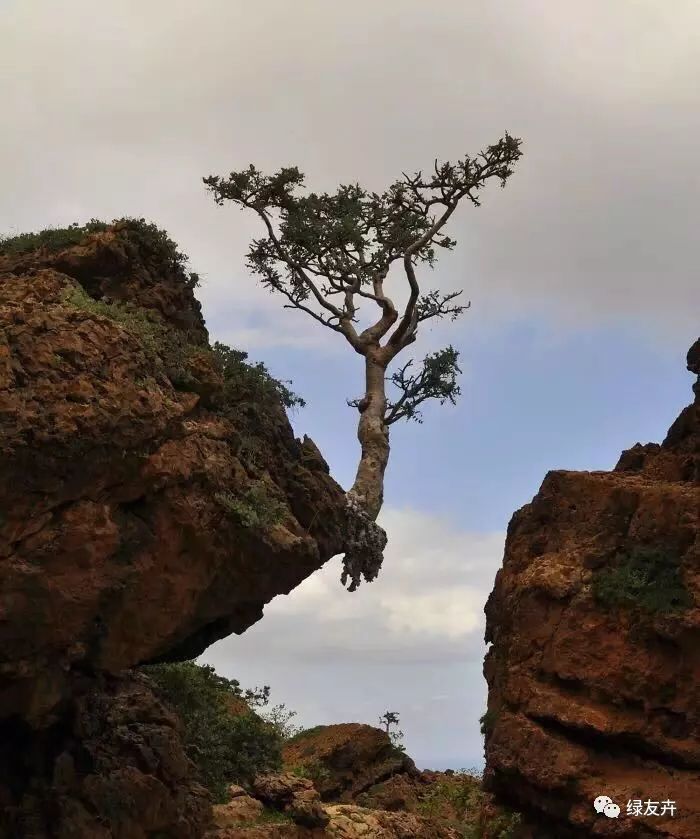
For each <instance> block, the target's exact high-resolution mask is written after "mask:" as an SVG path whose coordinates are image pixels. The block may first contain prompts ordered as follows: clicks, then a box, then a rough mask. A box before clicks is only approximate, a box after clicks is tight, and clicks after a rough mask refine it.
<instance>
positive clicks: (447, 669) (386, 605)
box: [202, 508, 505, 768]
mask: <svg viewBox="0 0 700 839" xmlns="http://www.w3.org/2000/svg"><path fill="white" fill-rule="evenodd" d="M381 520H382V523H383V525H384V527H385V528H386V529H387V532H388V535H389V545H388V548H387V552H386V558H385V563H384V567H383V569H382V572H381V574H380V576H379V578H378V579H377V580H376V581H375V582H374V583H371V584H370V585H362V586H361V587H360V588H359V589H358V590H357V591H356V592H354V593H353V594H349V593H348V592H347V591H345V590H344V589H343V588H342V587H341V585H340V582H339V575H340V565H339V561H338V559H336V560H333V561H331V562H329V563H328V564H327V565H326V566H325V567H324V568H323V569H321V570H320V571H318V572H317V573H316V574H313V575H312V576H311V577H309V578H308V579H307V580H305V581H304V582H303V583H302V584H301V585H300V586H298V587H297V588H296V589H295V590H294V591H292V592H291V593H290V594H289V595H286V596H281V597H277V598H276V599H275V600H273V601H272V603H270V604H269V605H268V606H267V607H266V609H265V616H264V617H263V619H262V621H260V622H259V623H257V624H255V625H254V626H252V627H251V628H250V629H249V630H248V631H247V632H246V633H245V634H243V635H242V636H240V637H239V636H232V637H230V638H226V639H224V640H222V641H219V642H218V643H217V644H215V645H214V646H212V647H210V648H209V649H208V650H207V651H206V653H205V654H204V656H203V657H202V660H203V661H207V662H209V663H211V664H213V665H214V666H215V667H216V669H217V671H218V672H220V673H222V674H224V675H227V676H230V677H235V678H238V679H240V681H241V683H242V684H244V685H254V684H269V685H270V686H271V687H272V697H273V702H286V703H287V705H288V707H291V708H293V709H295V710H296V711H298V712H299V717H298V718H297V720H296V721H298V722H299V723H300V724H302V725H306V726H312V725H319V724H323V723H332V722H349V721H358V722H366V723H369V724H371V725H376V724H377V718H378V716H379V715H380V714H381V713H383V712H384V711H385V710H386V709H387V708H389V709H392V710H398V711H399V712H400V715H401V728H402V730H403V731H404V732H405V733H406V745H407V747H408V751H409V754H411V755H412V756H413V757H414V758H415V759H417V761H418V762H419V764H420V765H423V766H442V767H448V766H452V767H453V768H460V767H463V766H472V765H477V764H480V763H481V760H482V758H481V752H482V741H481V735H480V734H479V724H478V720H479V717H480V716H481V714H482V713H483V711H484V707H485V701H486V700H485V694H486V685H485V682H484V679H483V676H482V674H481V668H482V661H483V655H484V650H485V647H484V642H483V625H484V614H483V607H484V603H485V601H486V598H487V596H488V594H489V592H490V590H491V588H492V585H493V578H494V576H495V574H496V571H497V569H498V568H499V566H500V564H501V557H502V553H503V543H504V538H505V534H503V533H472V532H469V531H465V530H463V529H462V528H461V527H460V526H459V524H458V523H456V522H454V521H450V520H449V519H446V518H441V517H439V516H431V515H428V514H426V513H422V512H420V511H419V510H416V509H408V508H406V509H397V508H386V509H385V510H384V512H383V514H382V518H381Z"/></svg>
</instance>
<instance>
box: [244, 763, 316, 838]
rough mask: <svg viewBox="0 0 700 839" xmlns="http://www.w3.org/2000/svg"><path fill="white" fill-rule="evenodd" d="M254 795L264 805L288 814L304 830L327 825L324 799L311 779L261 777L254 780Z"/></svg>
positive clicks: (275, 775)
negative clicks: (323, 804)
mask: <svg viewBox="0 0 700 839" xmlns="http://www.w3.org/2000/svg"><path fill="white" fill-rule="evenodd" d="M253 792H254V793H255V795H256V797H257V798H258V799H259V800H260V801H261V802H262V803H263V804H264V805H266V806H267V807H271V808H273V809H274V810H279V811H281V812H282V813H286V814H287V815H288V816H289V817H290V818H291V819H292V821H293V822H294V823H295V824H299V825H301V826H302V827H325V826H326V825H327V824H328V816H327V815H326V812H325V810H324V809H323V806H322V805H321V797H320V795H319V794H318V791H317V790H316V788H315V787H314V785H313V782H312V781H310V780H309V779H308V778H299V777H297V776H296V775H293V774H292V773H291V772H281V773H273V774H269V775H261V776H259V777H258V778H256V779H255V782H254V784H253Z"/></svg>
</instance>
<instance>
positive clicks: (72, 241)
mask: <svg viewBox="0 0 700 839" xmlns="http://www.w3.org/2000/svg"><path fill="white" fill-rule="evenodd" d="M108 226H109V225H107V224H105V222H103V221H99V220H98V219H91V220H90V221H89V222H88V223H87V224H83V225H80V224H78V223H77V222H74V223H73V224H69V225H68V227H47V228H46V229H44V230H39V231H38V232H36V233H20V234H18V235H17V236H0V254H6V255H8V256H15V255H19V254H23V253H28V252H29V251H34V250H38V249H39V248H46V249H47V250H50V251H57V250H61V249H62V248H67V247H70V246H71V245H79V244H80V243H81V242H82V241H83V239H84V238H85V237H86V236H87V235H89V234H90V233H97V232H101V231H104V230H107V228H108Z"/></svg>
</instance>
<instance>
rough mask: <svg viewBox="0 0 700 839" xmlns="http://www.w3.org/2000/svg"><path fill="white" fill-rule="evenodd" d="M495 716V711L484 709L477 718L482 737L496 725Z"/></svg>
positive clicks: (486, 735)
mask: <svg viewBox="0 0 700 839" xmlns="http://www.w3.org/2000/svg"><path fill="white" fill-rule="evenodd" d="M496 718H497V715H496V712H495V711H485V712H484V713H483V714H482V715H481V717H480V718H479V729H480V731H481V733H482V734H483V736H484V737H488V735H489V734H490V733H491V732H492V731H493V728H494V726H495V725H496Z"/></svg>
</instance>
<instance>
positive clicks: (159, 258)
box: [0, 217, 199, 288]
mask: <svg viewBox="0 0 700 839" xmlns="http://www.w3.org/2000/svg"><path fill="white" fill-rule="evenodd" d="M111 229H115V232H117V234H118V235H120V236H123V237H124V238H125V240H126V241H127V242H128V243H129V244H131V245H132V246H134V247H136V248H138V249H139V251H140V252H141V253H142V254H144V255H146V256H148V257H149V258H150V259H152V260H154V261H155V262H157V263H158V264H159V265H163V266H166V267H168V268H172V269H175V270H176V271H178V272H181V273H182V275H183V279H184V283H185V285H187V286H188V287H189V288H195V287H196V286H198V285H199V275H198V274H195V273H192V272H188V271H187V263H188V261H189V259H188V257H187V254H184V253H182V252H181V251H180V250H179V249H178V247H177V244H176V243H175V242H174V241H173V240H172V239H171V238H170V237H169V236H168V234H167V233H166V231H165V230H161V229H160V228H159V227H157V226H156V225H155V224H152V223H150V222H147V221H146V220H145V219H143V218H130V217H124V218H120V219H114V220H113V221H112V222H111V224H108V223H107V222H104V221H100V220H99V219H90V221H89V222H87V223H86V224H78V223H77V222H74V223H73V224H69V225H68V227H47V228H45V229H44V230H39V231H37V232H35V233H19V234H18V235H16V236H2V235H0V254H3V255H7V256H20V255H22V254H25V253H30V252H31V251H34V250H39V249H44V250H48V251H59V250H62V249H63V248H68V247H71V246H72V245H80V244H82V242H83V241H84V240H85V239H86V238H87V237H88V236H89V235H90V234H92V233H103V232H104V231H106V230H111Z"/></svg>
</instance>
